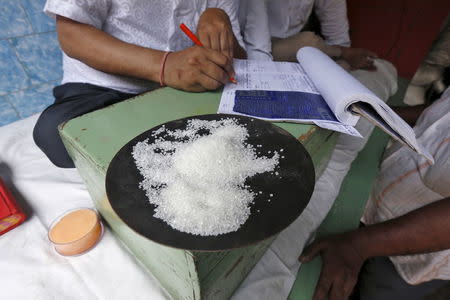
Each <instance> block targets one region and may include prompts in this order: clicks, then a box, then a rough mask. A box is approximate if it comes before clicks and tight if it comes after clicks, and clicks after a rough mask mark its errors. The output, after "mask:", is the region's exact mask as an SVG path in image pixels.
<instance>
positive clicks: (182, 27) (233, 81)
mask: <svg viewBox="0 0 450 300" xmlns="http://www.w3.org/2000/svg"><path fill="white" fill-rule="evenodd" d="M180 28H181V30H183V32H184V33H185V34H186V35H187V36H188V37H189V38H190V39H191V41H193V42H194V44H196V45H197V46H200V47H203V44H202V42H200V40H199V39H198V37H197V36H196V35H195V34H194V33H193V32H192V31H191V30H190V29H189V28H188V27H187V26H186V25H184V23H181V24H180ZM230 81H231V82H232V83H237V81H236V79H235V78H234V77H230Z"/></svg>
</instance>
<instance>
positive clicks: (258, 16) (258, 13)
mask: <svg viewBox="0 0 450 300" xmlns="http://www.w3.org/2000/svg"><path fill="white" fill-rule="evenodd" d="M241 2H242V3H241V6H244V9H245V12H244V14H243V15H244V16H245V27H244V28H242V32H243V36H244V42H245V47H246V49H247V55H248V58H249V59H256V60H273V57H272V42H271V36H270V27H269V15H268V12H267V0H241ZM245 2H246V3H245ZM244 3H245V4H244Z"/></svg>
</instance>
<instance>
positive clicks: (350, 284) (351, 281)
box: [342, 276, 358, 299]
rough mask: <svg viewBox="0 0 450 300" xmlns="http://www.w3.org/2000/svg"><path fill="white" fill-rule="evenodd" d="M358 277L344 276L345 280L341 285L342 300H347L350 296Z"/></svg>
mask: <svg viewBox="0 0 450 300" xmlns="http://www.w3.org/2000/svg"><path fill="white" fill-rule="evenodd" d="M357 279H358V277H353V276H346V278H345V279H344V281H343V284H342V293H343V296H344V299H347V298H348V297H349V296H350V294H351V293H352V292H353V289H354V287H355V285H356V281H357Z"/></svg>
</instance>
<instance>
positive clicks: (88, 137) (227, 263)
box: [60, 88, 337, 300]
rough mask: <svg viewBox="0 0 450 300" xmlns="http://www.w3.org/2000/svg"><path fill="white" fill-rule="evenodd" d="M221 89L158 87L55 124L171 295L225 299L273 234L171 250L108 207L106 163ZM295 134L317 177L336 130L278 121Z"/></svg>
mask: <svg viewBox="0 0 450 300" xmlns="http://www.w3.org/2000/svg"><path fill="white" fill-rule="evenodd" d="M219 100H220V92H211V93H201V94H197V93H186V92H181V91H177V90H174V89H171V88H163V89H158V90H155V91H152V92H149V93H147V94H144V95H141V96H138V97H135V98H133V99H130V100H127V101H124V102H121V103H118V104H116V105H112V106H110V107H107V108H105V109H102V110H99V111H95V112H92V113H89V114H86V115H83V116H81V117H78V118H76V119H73V120H71V121H69V122H67V123H65V124H62V125H61V126H60V134H61V137H62V139H63V141H64V144H65V145H66V148H67V149H68V151H69V153H70V155H71V157H72V158H73V160H74V162H75V165H76V167H77V168H78V170H79V172H80V174H81V176H82V177H83V179H84V181H85V183H86V185H87V187H88V190H89V193H90V195H91V197H92V198H93V200H94V203H95V205H96V207H97V209H98V210H99V212H100V213H101V215H102V216H103V218H104V219H105V220H106V221H107V223H108V224H109V226H110V227H111V229H112V230H113V232H114V233H115V234H116V236H118V237H119V238H120V239H121V240H122V242H123V243H124V244H125V245H126V247H127V249H128V250H129V251H130V252H131V253H132V254H133V255H134V256H135V257H136V258H137V259H138V260H139V261H140V262H141V263H142V265H143V266H144V267H145V268H146V269H147V270H148V271H149V272H151V273H152V274H153V275H154V276H155V277H156V278H158V280H159V281H160V283H161V284H162V286H164V287H165V289H166V290H167V292H168V293H169V294H170V295H171V296H172V297H173V298H174V299H215V300H217V299H227V298H229V297H230V296H231V295H232V293H233V291H234V290H235V289H236V288H237V287H238V286H239V284H240V283H241V281H242V280H243V279H244V278H245V276H246V275H247V273H248V272H249V271H250V270H251V269H252V267H253V266H254V265H255V264H256V262H257V261H258V260H259V259H260V257H261V256H262V255H263V254H264V252H265V250H266V249H267V247H268V246H269V244H270V243H271V242H272V240H273V238H270V239H268V240H266V241H263V242H261V243H259V244H256V245H252V246H249V247H245V248H241V249H234V250H230V251H221V252H192V251H185V250H179V249H174V248H170V247H167V246H163V245H160V244H157V243H155V242H152V241H150V240H148V239H147V238H144V237H142V236H140V235H139V234H137V233H135V232H134V231H133V230H131V229H130V228H129V227H128V226H127V225H126V224H125V223H123V222H122V221H121V219H120V218H119V217H118V216H117V215H116V214H115V212H114V211H113V210H112V208H111V206H110V204H109V202H108V199H107V197H106V192H105V175H106V170H107V168H108V164H109V163H110V161H111V160H112V158H113V157H114V155H115V154H116V152H117V151H118V150H119V149H120V148H121V147H122V146H123V145H125V144H126V143H127V142H128V141H129V140H131V139H132V138H134V137H135V136H137V135H139V134H140V133H142V132H144V131H146V130H148V129H150V128H152V127H154V126H156V125H159V124H161V123H164V122H167V121H170V120H175V119H179V118H183V117H187V116H193V115H202V114H210V113H215V112H216V111H217V107H218V104H219ZM277 125H279V126H280V127H282V128H284V129H286V130H287V131H289V132H290V133H291V134H293V135H294V136H296V137H298V138H299V139H300V141H301V142H302V143H303V144H304V146H305V147H306V149H307V150H308V151H309V153H310V154H311V156H312V159H313V162H314V165H315V168H316V177H317V176H318V175H319V174H320V173H321V172H322V171H323V168H324V167H325V165H326V162H327V161H328V159H329V156H330V154H331V151H332V149H333V147H334V145H335V142H336V136H337V135H336V134H335V133H333V132H330V131H328V130H324V129H320V128H318V127H316V126H313V125H299V124H288V123H279V124H277Z"/></svg>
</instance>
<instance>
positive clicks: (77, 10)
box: [44, 0, 111, 29]
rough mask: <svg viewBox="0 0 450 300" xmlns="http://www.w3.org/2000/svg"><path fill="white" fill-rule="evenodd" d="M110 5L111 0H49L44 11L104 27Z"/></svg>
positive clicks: (52, 15) (51, 14)
mask: <svg viewBox="0 0 450 300" xmlns="http://www.w3.org/2000/svg"><path fill="white" fill-rule="evenodd" d="M110 6H111V0H95V1H88V0H82V1H80V0H47V2H46V3H45V7H44V12H45V13H46V14H47V15H49V16H51V17H55V16H56V15H59V16H63V17H66V18H69V19H71V20H74V21H77V22H80V23H83V24H88V25H91V26H94V27H96V28H98V29H102V26H103V23H104V21H105V20H106V18H107V16H108V11H109V9H110Z"/></svg>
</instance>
